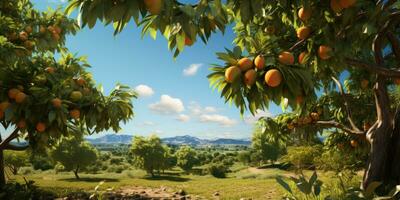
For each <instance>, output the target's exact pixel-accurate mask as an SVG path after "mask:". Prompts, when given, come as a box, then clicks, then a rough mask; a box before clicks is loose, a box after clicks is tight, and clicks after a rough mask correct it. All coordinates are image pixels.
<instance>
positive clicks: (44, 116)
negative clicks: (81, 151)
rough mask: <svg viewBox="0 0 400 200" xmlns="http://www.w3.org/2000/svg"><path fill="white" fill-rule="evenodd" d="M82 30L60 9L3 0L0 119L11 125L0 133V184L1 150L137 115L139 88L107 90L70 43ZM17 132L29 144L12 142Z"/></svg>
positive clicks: (38, 144)
mask: <svg viewBox="0 0 400 200" xmlns="http://www.w3.org/2000/svg"><path fill="white" fill-rule="evenodd" d="M78 30H79V26H78V24H77V23H76V21H75V20H73V19H69V18H68V17H67V16H66V15H65V14H64V13H63V12H62V11H61V10H49V11H45V12H41V11H38V10H36V9H34V8H33V5H32V3H31V2H30V1H27V0H18V1H14V0H4V1H1V2H0V123H1V124H2V126H3V127H4V129H6V130H10V129H12V132H11V134H9V135H8V136H6V138H4V139H2V138H1V137H0V186H2V185H3V184H4V176H3V174H4V173H3V169H4V167H3V162H2V161H3V157H2V155H3V153H2V152H3V150H5V149H10V150H25V149H27V148H46V147H49V146H52V145H54V144H56V143H57V141H58V140H59V139H60V138H61V137H63V136H68V134H70V133H76V134H78V135H82V134H84V135H87V134H93V133H98V132H101V131H104V130H109V129H112V130H114V131H116V132H117V131H119V130H120V123H121V122H124V123H125V122H127V121H128V120H129V119H130V118H132V117H133V105H132V102H131V100H132V98H136V93H135V92H133V91H131V90H130V89H129V88H128V87H126V86H123V85H117V86H116V87H115V88H114V90H112V91H111V92H110V94H109V95H108V96H107V95H105V94H104V93H103V89H102V88H101V87H100V86H96V83H95V81H94V79H93V77H92V75H91V74H90V73H89V72H88V71H87V68H88V67H90V65H89V64H88V63H87V62H86V58H85V57H80V56H77V55H75V54H73V53H71V52H69V51H68V49H67V48H66V46H65V39H66V36H67V35H70V34H75V33H76V32H77V31H78ZM56 55H57V56H56ZM17 138H18V139H23V140H25V141H26V142H27V143H26V144H28V145H15V144H13V143H10V142H11V141H13V140H14V139H17Z"/></svg>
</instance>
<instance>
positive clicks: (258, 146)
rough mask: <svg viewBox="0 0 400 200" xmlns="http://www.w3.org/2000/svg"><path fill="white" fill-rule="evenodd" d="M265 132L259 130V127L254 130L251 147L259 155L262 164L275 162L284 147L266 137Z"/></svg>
mask: <svg viewBox="0 0 400 200" xmlns="http://www.w3.org/2000/svg"><path fill="white" fill-rule="evenodd" d="M268 136H269V134H267V132H265V131H262V130H260V127H257V126H256V128H255V130H254V132H253V136H252V142H251V146H252V147H253V149H254V150H255V151H256V152H257V153H258V154H259V155H260V158H261V160H260V161H263V162H267V161H272V162H274V161H276V160H278V158H279V156H280V155H281V154H282V153H283V151H284V147H283V146H281V145H280V144H279V143H277V142H275V141H273V139H271V138H269V137H268Z"/></svg>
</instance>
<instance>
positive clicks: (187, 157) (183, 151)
mask: <svg viewBox="0 0 400 200" xmlns="http://www.w3.org/2000/svg"><path fill="white" fill-rule="evenodd" d="M175 155H176V159H177V165H178V166H179V167H180V168H182V169H183V170H185V171H186V172H188V171H190V170H191V169H192V168H193V167H194V166H195V165H196V164H197V163H198V159H197V154H196V151H195V150H194V149H192V148H191V147H189V146H181V147H180V148H179V149H178V150H177V151H176V153H175Z"/></svg>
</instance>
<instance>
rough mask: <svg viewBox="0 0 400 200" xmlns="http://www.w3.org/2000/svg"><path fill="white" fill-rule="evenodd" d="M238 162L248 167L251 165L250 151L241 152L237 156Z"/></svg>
mask: <svg viewBox="0 0 400 200" xmlns="http://www.w3.org/2000/svg"><path fill="white" fill-rule="evenodd" d="M237 159H238V160H239V162H241V163H243V164H245V165H248V164H250V163H251V153H250V151H241V152H239V153H238V155H237Z"/></svg>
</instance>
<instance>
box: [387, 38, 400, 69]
mask: <svg viewBox="0 0 400 200" xmlns="http://www.w3.org/2000/svg"><path fill="white" fill-rule="evenodd" d="M386 36H387V39H388V40H389V42H390V44H391V46H392V52H393V53H394V56H395V57H396V61H397V64H398V65H400V42H399V39H398V38H397V36H395V35H394V34H393V33H392V32H390V31H388V32H387V33H386Z"/></svg>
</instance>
